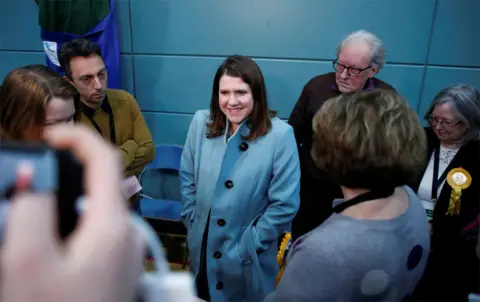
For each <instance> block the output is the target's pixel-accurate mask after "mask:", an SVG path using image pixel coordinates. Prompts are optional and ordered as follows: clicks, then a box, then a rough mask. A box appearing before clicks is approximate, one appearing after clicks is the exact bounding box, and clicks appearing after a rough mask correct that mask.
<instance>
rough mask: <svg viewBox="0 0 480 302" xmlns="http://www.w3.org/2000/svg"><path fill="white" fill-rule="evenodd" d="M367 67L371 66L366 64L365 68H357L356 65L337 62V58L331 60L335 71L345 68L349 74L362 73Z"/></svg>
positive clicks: (356, 74) (341, 70)
mask: <svg viewBox="0 0 480 302" xmlns="http://www.w3.org/2000/svg"><path fill="white" fill-rule="evenodd" d="M369 68H372V65H368V66H367V67H365V68H358V67H352V66H347V65H344V64H342V63H340V62H338V61H337V60H335V61H333V69H335V71H338V72H343V71H344V70H345V69H347V71H348V74H349V75H351V76H358V75H359V74H360V73H362V72H363V71H365V70H367V69H369Z"/></svg>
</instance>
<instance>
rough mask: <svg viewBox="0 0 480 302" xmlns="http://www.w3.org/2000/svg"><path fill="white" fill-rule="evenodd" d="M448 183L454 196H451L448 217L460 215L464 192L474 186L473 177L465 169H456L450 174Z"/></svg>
mask: <svg viewBox="0 0 480 302" xmlns="http://www.w3.org/2000/svg"><path fill="white" fill-rule="evenodd" d="M447 183H448V184H449V185H450V187H452V194H451V195H450V202H449V204H448V210H447V214H446V215H458V214H459V213H460V204H461V201H460V197H461V196H462V190H465V189H466V188H468V187H470V185H471V184H472V176H471V175H470V173H468V171H467V170H465V169H463V168H455V169H452V170H450V172H448V175H447Z"/></svg>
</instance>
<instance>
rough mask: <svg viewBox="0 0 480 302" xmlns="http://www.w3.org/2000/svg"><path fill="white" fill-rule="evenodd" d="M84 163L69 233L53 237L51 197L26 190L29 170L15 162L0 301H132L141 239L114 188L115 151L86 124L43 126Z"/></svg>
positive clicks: (118, 172)
mask: <svg viewBox="0 0 480 302" xmlns="http://www.w3.org/2000/svg"><path fill="white" fill-rule="evenodd" d="M46 140H47V142H48V143H49V144H50V145H51V146H52V147H54V148H58V149H70V150H71V151H72V152H73V153H74V154H75V155H76V156H77V157H78V158H79V159H80V160H81V161H82V163H83V164H84V166H85V180H84V184H85V188H86V191H87V200H88V205H87V209H86V211H85V213H84V214H83V216H82V217H81V218H80V222H79V225H78V226H77V228H76V230H75V231H74V233H73V234H72V235H71V236H70V237H69V238H68V240H67V241H66V242H65V243H64V244H63V243H61V242H60V241H59V240H57V235H56V232H57V230H56V223H55V219H56V217H55V213H56V211H55V206H56V203H55V200H54V198H53V196H50V195H40V194H34V193H28V187H29V184H30V182H31V179H32V175H33V173H35V171H33V170H32V168H31V167H30V168H29V166H28V165H27V166H25V167H22V168H20V169H19V172H18V177H17V189H18V190H20V192H21V193H19V194H17V195H16V196H15V198H14V200H13V202H12V207H11V209H10V213H9V217H8V221H7V225H6V233H5V241H4V245H3V249H2V254H1V258H0V259H1V260H0V261H1V273H2V280H1V285H0V286H1V296H2V297H1V298H2V301H21V302H24V301H69V302H70V301H74V302H75V301H78V302H86V301H88V302H97V301H98V302H100V301H101V302H118V301H129V302H130V301H132V300H133V297H134V289H135V286H136V285H137V282H138V278H139V276H140V274H141V272H142V270H143V256H144V245H143V240H142V239H141V238H140V235H139V234H138V233H137V232H136V231H135V230H134V229H133V227H132V225H131V223H130V218H129V213H128V209H127V202H126V201H125V200H124V197H123V196H122V191H121V177H122V169H121V167H120V162H119V159H118V157H119V155H118V153H117V152H116V150H115V149H114V148H113V147H110V146H109V145H107V143H105V142H104V140H103V139H102V138H101V137H100V136H99V135H98V134H96V133H95V132H94V131H91V130H88V129H87V128H85V127H83V126H71V125H60V126H55V127H52V129H50V130H49V131H48V132H47V133H46Z"/></svg>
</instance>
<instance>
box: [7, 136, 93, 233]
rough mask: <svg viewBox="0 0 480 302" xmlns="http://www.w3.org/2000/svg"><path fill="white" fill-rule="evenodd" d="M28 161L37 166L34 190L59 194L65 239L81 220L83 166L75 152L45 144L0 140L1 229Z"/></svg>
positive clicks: (61, 230)
mask: <svg viewBox="0 0 480 302" xmlns="http://www.w3.org/2000/svg"><path fill="white" fill-rule="evenodd" d="M24 161H27V162H29V163H30V164H31V165H32V166H33V168H34V174H33V179H32V183H31V191H32V192H51V193H53V194H54V195H55V196H56V200H57V224H58V235H59V237H60V238H61V239H65V238H66V237H68V235H70V233H72V231H73V230H74V229H75V226H76V224H77V220H78V213H77V210H76V209H77V208H76V203H77V200H78V199H79V198H80V197H82V196H83V195H84V186H83V166H82V165H81V164H80V162H79V161H78V160H77V159H76V158H75V156H74V155H73V154H72V153H71V152H69V151H66V150H56V149H52V148H51V147H49V146H48V145H47V144H45V143H32V142H19V141H4V140H3V141H0V232H1V233H3V229H4V228H3V226H4V225H5V218H6V215H8V208H9V205H10V201H11V199H12V197H13V195H14V194H15V180H16V176H17V175H16V174H17V168H18V166H19V164H20V163H21V162H24Z"/></svg>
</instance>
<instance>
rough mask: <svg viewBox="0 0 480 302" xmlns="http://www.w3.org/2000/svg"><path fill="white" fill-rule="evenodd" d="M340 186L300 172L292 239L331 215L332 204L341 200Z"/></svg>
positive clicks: (313, 227) (308, 230)
mask: <svg viewBox="0 0 480 302" xmlns="http://www.w3.org/2000/svg"><path fill="white" fill-rule="evenodd" d="M342 197H343V194H342V190H341V189H340V186H338V185H335V184H333V183H331V182H326V181H322V180H320V179H315V178H313V177H311V176H310V175H309V174H308V172H305V171H302V178H301V181H300V208H299V209H298V212H297V215H296V216H295V218H294V219H293V222H292V239H293V240H295V239H297V238H298V237H300V236H302V235H304V234H306V233H308V232H310V231H311V230H313V229H315V228H316V227H318V226H319V225H320V224H322V223H323V222H324V221H325V220H326V219H327V218H328V217H330V215H332V203H333V200H334V199H336V198H342Z"/></svg>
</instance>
